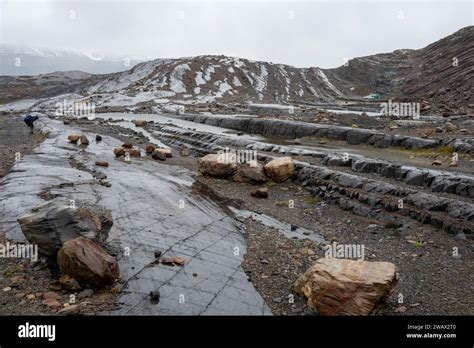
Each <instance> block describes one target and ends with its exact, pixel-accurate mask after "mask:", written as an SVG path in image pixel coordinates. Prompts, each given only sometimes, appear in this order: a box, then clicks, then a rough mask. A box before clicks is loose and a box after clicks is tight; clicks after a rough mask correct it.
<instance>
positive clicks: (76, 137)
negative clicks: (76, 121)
mask: <svg viewBox="0 0 474 348" xmlns="http://www.w3.org/2000/svg"><path fill="white" fill-rule="evenodd" d="M80 138H81V136H80V135H79V134H71V135H69V136H68V137H67V139H68V140H69V142H70V143H73V144H77V142H78V141H79V139H80Z"/></svg>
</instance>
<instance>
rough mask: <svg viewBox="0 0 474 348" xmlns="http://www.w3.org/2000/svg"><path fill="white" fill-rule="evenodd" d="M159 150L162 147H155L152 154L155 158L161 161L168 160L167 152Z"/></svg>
mask: <svg viewBox="0 0 474 348" xmlns="http://www.w3.org/2000/svg"><path fill="white" fill-rule="evenodd" d="M159 150H161V149H155V150H154V151H153V153H152V154H151V157H152V158H153V159H154V160H160V161H164V160H166V154H165V153H164V152H163V151H159Z"/></svg>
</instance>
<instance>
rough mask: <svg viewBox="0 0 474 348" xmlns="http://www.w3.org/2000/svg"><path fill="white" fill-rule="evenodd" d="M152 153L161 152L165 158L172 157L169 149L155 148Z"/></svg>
mask: <svg viewBox="0 0 474 348" xmlns="http://www.w3.org/2000/svg"><path fill="white" fill-rule="evenodd" d="M153 152H161V153H162V154H163V155H164V156H165V158H172V157H173V154H172V153H171V149H164V148H157V149H155V150H154V151H153Z"/></svg>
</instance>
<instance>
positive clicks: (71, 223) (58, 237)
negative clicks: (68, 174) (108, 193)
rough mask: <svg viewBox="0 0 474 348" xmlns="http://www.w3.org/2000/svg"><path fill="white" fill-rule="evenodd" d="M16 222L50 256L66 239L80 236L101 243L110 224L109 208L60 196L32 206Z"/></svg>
mask: <svg viewBox="0 0 474 348" xmlns="http://www.w3.org/2000/svg"><path fill="white" fill-rule="evenodd" d="M18 222H19V223H20V226H21V230H22V231H23V234H24V235H25V237H26V239H27V240H28V241H29V242H30V243H32V244H37V245H38V250H39V252H40V253H41V254H43V255H45V256H48V257H51V258H55V257H56V254H57V252H58V250H59V248H61V246H62V245H63V244H64V243H65V242H66V241H68V240H70V239H74V238H77V237H80V236H84V237H86V238H88V239H91V240H94V241H96V242H98V243H103V242H104V241H105V240H106V239H107V237H108V234H109V231H110V228H111V227H112V225H113V220H112V213H111V212H110V210H108V209H105V208H103V207H100V206H97V205H95V204H89V203H85V202H84V203H83V202H77V201H73V200H70V199H67V198H64V197H59V198H56V199H54V200H51V201H49V202H47V203H44V204H41V205H38V206H36V207H34V208H33V209H32V210H31V213H30V214H27V215H25V216H23V217H21V218H19V219H18Z"/></svg>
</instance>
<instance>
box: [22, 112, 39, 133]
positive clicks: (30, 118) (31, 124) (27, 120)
mask: <svg viewBox="0 0 474 348" xmlns="http://www.w3.org/2000/svg"><path fill="white" fill-rule="evenodd" d="M38 118H39V117H38V116H31V115H28V116H26V117H25V118H24V119H23V121H24V122H25V123H26V125H27V126H28V127H29V128H30V134H33V127H34V122H35V121H36V120H37V119H38Z"/></svg>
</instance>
